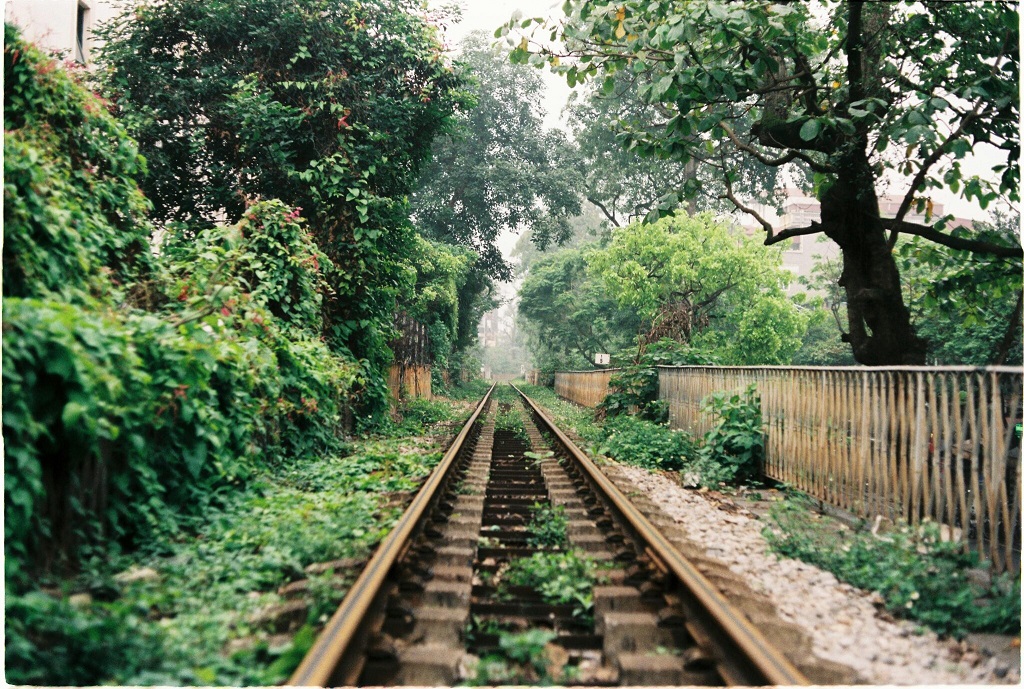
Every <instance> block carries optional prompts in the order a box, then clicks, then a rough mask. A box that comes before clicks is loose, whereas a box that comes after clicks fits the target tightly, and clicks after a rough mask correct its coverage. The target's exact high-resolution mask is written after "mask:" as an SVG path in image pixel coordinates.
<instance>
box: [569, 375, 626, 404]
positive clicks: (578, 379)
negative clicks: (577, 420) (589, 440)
mask: <svg viewBox="0 0 1024 689" xmlns="http://www.w3.org/2000/svg"><path fill="white" fill-rule="evenodd" d="M619 370H620V369H617V368H604V369H600V370H598V371H557V372H556V373H555V394H557V395H559V396H560V397H564V398H565V399H567V400H571V401H573V402H575V403H576V404H580V405H583V406H584V407H591V408H593V407H596V406H597V405H598V404H600V403H601V402H602V401H603V400H604V398H605V395H607V394H608V381H609V380H611V377H612V374H614V373H616V372H617V371H619Z"/></svg>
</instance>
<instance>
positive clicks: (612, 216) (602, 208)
mask: <svg viewBox="0 0 1024 689" xmlns="http://www.w3.org/2000/svg"><path fill="white" fill-rule="evenodd" d="M587 201H590V202H591V203H592V204H594V205H595V206H597V207H598V209H599V210H600V211H601V212H602V213H604V217H606V218H608V221H609V222H611V224H612V225H615V227H621V225H619V221H618V220H616V219H615V214H614V213H610V212H609V211H608V209H607V208H606V207H605V205H604V204H603V203H601V202H600V201H598V200H597V199H595V198H593V197H591V196H589V195H588V196H587Z"/></svg>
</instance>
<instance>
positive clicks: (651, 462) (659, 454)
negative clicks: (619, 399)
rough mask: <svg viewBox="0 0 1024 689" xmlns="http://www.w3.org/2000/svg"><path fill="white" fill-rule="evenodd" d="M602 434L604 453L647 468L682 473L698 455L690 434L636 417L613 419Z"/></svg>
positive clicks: (608, 421)
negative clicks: (603, 436)
mask: <svg viewBox="0 0 1024 689" xmlns="http://www.w3.org/2000/svg"><path fill="white" fill-rule="evenodd" d="M601 431H602V432H603V433H604V434H605V438H604V441H603V442H602V443H601V444H600V445H599V446H598V451H599V452H600V453H601V454H604V455H608V456H609V457H611V458H613V459H617V460H619V461H621V462H623V463H625V464H632V465H634V466H638V467H642V468H644V469H651V470H658V471H680V470H681V469H683V468H684V467H685V466H686V465H687V464H689V463H690V462H692V461H693V459H694V458H695V457H696V456H697V446H696V444H695V443H694V442H693V439H692V438H691V437H690V436H689V435H688V434H686V433H680V432H677V431H673V430H670V429H669V428H668V426H666V425H664V424H663V423H656V422H654V421H648V420H646V419H642V418H639V417H637V416H629V415H627V414H623V415H620V416H613V417H611V418H609V419H607V420H606V421H605V422H604V423H603V424H602V426H601Z"/></svg>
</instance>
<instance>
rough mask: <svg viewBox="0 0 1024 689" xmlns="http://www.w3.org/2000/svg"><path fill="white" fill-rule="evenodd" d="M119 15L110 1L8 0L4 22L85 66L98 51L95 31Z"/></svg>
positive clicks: (31, 38) (29, 37) (25, 35)
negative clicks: (101, 24)
mask: <svg viewBox="0 0 1024 689" xmlns="http://www.w3.org/2000/svg"><path fill="white" fill-rule="evenodd" d="M117 14H118V10H117V9H116V8H115V7H114V6H113V5H112V3H111V2H110V1H109V0H7V3H6V4H5V5H4V21H6V22H8V23H11V24H14V25H15V26H17V27H18V28H20V29H21V30H22V34H23V35H24V37H25V38H26V39H28V40H29V41H32V42H33V43H35V44H37V45H38V46H40V47H41V48H43V49H44V50H51V51H54V52H58V53H60V54H61V55H62V56H63V57H64V58H65V59H69V60H74V61H75V62H78V63H80V64H83V65H88V64H90V63H91V61H92V55H91V54H92V51H93V50H95V48H96V41H95V37H94V34H93V31H94V29H95V28H96V27H97V26H99V24H100V23H102V22H105V21H107V20H108V19H111V18H112V17H114V16H116V15H117Z"/></svg>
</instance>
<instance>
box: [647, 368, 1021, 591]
mask: <svg viewBox="0 0 1024 689" xmlns="http://www.w3.org/2000/svg"><path fill="white" fill-rule="evenodd" d="M658 374H659V375H658V377H659V381H660V393H659V397H660V399H662V400H664V401H666V402H668V405H669V420H670V423H671V425H672V427H673V428H681V429H683V430H686V431H689V432H691V433H694V434H696V435H701V434H703V433H705V432H706V431H707V430H709V429H710V428H711V427H712V426H713V425H714V424H715V423H716V422H717V420H716V419H714V418H712V417H711V415H708V414H702V413H701V411H700V406H701V400H702V399H704V398H705V397H707V396H708V395H710V394H712V393H715V392H736V391H740V390H743V389H745V388H746V387H747V386H749V385H754V386H755V387H756V388H757V392H758V394H759V396H760V398H761V413H762V417H763V419H764V424H765V434H766V437H765V473H766V474H767V475H768V476H770V477H771V478H774V479H776V480H779V481H783V482H785V483H788V484H790V485H792V486H794V487H795V488H798V489H800V490H802V491H804V492H806V493H808V494H809V495H812V496H814V497H815V498H818V499H820V500H823V501H824V502H827V503H829V504H832V505H835V506H836V507H840V508H842V509H844V510H847V511H849V512H852V513H854V514H855V515H857V516H858V517H863V518H866V519H874V518H875V517H877V516H881V517H885V518H888V519H891V520H903V521H906V522H908V523H910V524H919V523H922V522H925V521H932V522H937V523H939V524H942V525H943V526H942V527H941V537H942V538H943V539H949V540H954V541H958V542H960V543H961V544H962V546H963V548H964V550H965V551H967V550H971V551H974V552H976V553H977V554H978V555H979V556H980V557H981V559H983V560H988V561H990V562H991V563H992V568H993V570H994V571H1004V570H1011V571H1018V570H1019V568H1020V549H1021V494H1020V487H1021V464H1020V444H1021V443H1020V437H1019V436H1018V435H1017V433H1018V431H1017V426H1018V424H1020V423H1021V383H1022V381H1021V378H1022V374H1024V370H1022V369H1021V368H1019V367H988V368H968V367H954V366H929V367H892V368H890V367H886V368H865V367H836V368H819V367H813V368H812V367H769V366H748V367H730V368H725V367H704V366H683V367H659V371H658Z"/></svg>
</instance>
